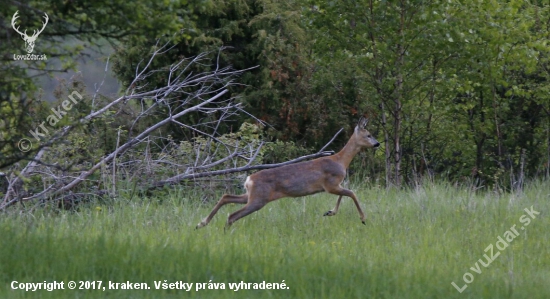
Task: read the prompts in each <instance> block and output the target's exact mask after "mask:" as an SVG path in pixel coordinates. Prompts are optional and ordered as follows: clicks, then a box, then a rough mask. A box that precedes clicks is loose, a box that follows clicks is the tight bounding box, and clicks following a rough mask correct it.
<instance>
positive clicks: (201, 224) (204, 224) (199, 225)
mask: <svg viewBox="0 0 550 299" xmlns="http://www.w3.org/2000/svg"><path fill="white" fill-rule="evenodd" d="M205 226H206V223H204V222H202V221H201V222H199V224H197V226H195V229H199V228H201V227H205Z"/></svg>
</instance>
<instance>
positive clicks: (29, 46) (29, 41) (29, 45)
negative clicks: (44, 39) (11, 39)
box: [11, 11, 49, 54]
mask: <svg viewBox="0 0 550 299" xmlns="http://www.w3.org/2000/svg"><path fill="white" fill-rule="evenodd" d="M18 12H19V11H16V12H15V14H13V18H12V19H11V26H12V27H13V29H14V30H15V31H16V32H17V33H19V34H20V35H21V37H22V38H23V40H24V41H25V48H26V50H27V53H29V54H30V53H32V51H33V50H34V42H35V41H36V38H37V37H38V35H40V33H42V31H44V28H46V24H48V20H49V18H48V14H47V13H44V15H45V16H44V19H45V20H46V22H43V23H42V29H40V30H38V32H37V31H36V30H33V34H32V36H28V35H27V30H26V29H25V32H21V31H19V26H17V27H15V22H16V20H17V18H19V16H18V15H17V13H18Z"/></svg>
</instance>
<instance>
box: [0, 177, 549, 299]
mask: <svg viewBox="0 0 550 299" xmlns="http://www.w3.org/2000/svg"><path fill="white" fill-rule="evenodd" d="M549 185H550V184H548V182H539V183H532V184H530V185H529V186H527V187H526V188H525V190H524V191H523V192H521V193H499V192H492V191H473V190H472V188H468V187H456V186H452V185H447V184H426V185H424V186H422V187H419V188H416V189H411V190H403V191H397V190H391V189H390V190H386V189H382V188H376V187H370V188H365V189H361V188H358V186H355V187H356V188H354V189H355V190H356V193H357V195H358V197H359V200H360V202H361V205H362V207H363V209H364V211H365V213H366V214H367V225H362V224H361V221H360V220H359V215H358V213H357V210H356V209H355V206H354V205H353V202H352V201H351V199H347V198H345V199H344V200H343V202H342V205H341V207H340V211H339V213H338V214H337V215H335V216H333V217H323V214H324V213H325V212H326V211H328V210H329V209H332V208H333V207H334V204H335V202H336V196H333V195H329V194H317V195H313V196H309V197H305V198H297V199H282V200H279V201H276V202H274V203H270V204H268V205H267V206H266V207H264V208H263V209H262V210H260V211H258V212H257V213H254V214H252V215H250V216H248V217H245V218H243V219H241V220H239V221H237V222H236V223H235V224H234V225H233V226H232V227H231V228H230V229H229V230H227V231H224V224H225V221H226V219H227V214H228V213H230V212H233V211H235V210H237V209H238V206H236V205H227V206H225V207H223V208H222V209H221V210H220V213H218V215H216V217H215V218H214V220H213V221H212V222H211V223H210V224H209V225H208V226H207V227H205V228H202V229H200V230H195V225H196V224H197V223H198V222H199V221H200V220H201V218H203V217H205V216H206V215H207V214H208V213H209V212H210V210H211V208H212V207H213V205H214V203H215V202H214V200H216V199H212V200H213V201H211V202H208V203H200V201H199V200H198V198H200V197H201V196H200V194H198V193H197V192H196V191H185V190H174V191H171V192H170V193H169V194H167V195H165V196H161V197H153V198H146V199H143V198H141V199H135V198H134V199H133V200H127V199H116V200H115V199H113V200H109V201H102V202H100V201H98V202H90V203H86V204H82V205H81V206H79V208H78V209H77V210H76V211H60V210H58V209H54V208H52V207H40V208H35V209H32V210H31V209H12V210H10V211H8V212H5V213H3V214H2V215H1V217H0V235H1V238H2V242H1V244H2V245H0V298H187V297H191V298H499V299H501V298H550V287H549V284H548V283H549V282H550V241H549V238H548V227H550V225H549V224H550V220H549V217H548V211H549V210H550V186H549ZM352 187H353V186H352ZM531 207H532V208H531ZM526 208H528V211H530V212H527V211H526V210H525V209H526ZM533 211H536V212H538V213H540V214H536V213H535V212H533ZM522 217H523V218H522ZM526 219H529V223H526ZM514 225H515V226H514ZM514 229H515V230H516V231H517V234H516V233H512V234H510V233H506V232H510V231H513V230H514ZM499 237H500V239H499ZM507 238H509V239H508V242H506V240H507ZM512 239H513V240H512ZM501 240H503V241H501ZM498 242H500V243H498ZM504 242H506V244H504ZM505 245H507V246H505ZM488 247H491V249H492V251H493V252H490V251H491V250H489V248H488ZM499 248H500V249H499ZM484 255H486V256H484ZM481 262H483V263H481ZM483 264H485V265H483ZM466 273H469V274H466ZM465 280H466V282H465ZM14 281H17V283H14ZM53 281H57V282H63V283H64V285H63V286H64V290H53V291H48V290H43V289H39V290H36V291H25V290H20V289H12V286H15V287H24V286H25V285H24V283H39V282H53ZM70 281H74V282H75V283H76V289H73V290H71V289H69V288H68V283H69V282H70ZM79 281H88V283H80V282H79ZM100 281H101V285H99V284H100V283H99V282H100ZM264 281H265V283H273V285H272V287H273V286H276V287H281V286H282V289H266V288H267V285H266V284H261V285H260V284H259V283H262V282H264ZM93 282H95V283H93ZM109 282H110V283H109ZM179 282H181V284H180V283H179ZM241 282H244V283H247V285H246V286H249V287H250V288H251V289H240V290H238V291H235V290H234V288H235V285H232V288H233V290H232V289H231V288H230V285H229V284H230V283H241ZM453 282H454V283H455V284H456V286H457V287H455V286H453V285H452V283H453ZM468 282H469V283H468ZM116 283H118V285H117V284H116ZM127 283H146V286H147V287H149V288H150V289H146V290H127V289H120V288H126V287H128V285H127ZM163 283H166V284H164V285H163ZM170 283H173V284H172V285H170ZM176 283H177V284H176ZM187 283H193V285H190V288H189V290H186V289H163V286H164V287H167V288H169V287H178V286H179V287H184V288H187V287H189V285H187ZM197 283H201V284H200V285H199V286H200V287H201V288H203V289H200V290H197ZM248 283H250V284H248ZM254 283H257V284H256V287H259V288H263V289H253V286H254ZM114 286H116V287H118V288H119V289H110V288H113V287H114ZM133 286H134V285H133ZM222 286H223V287H225V289H220V288H221V287H222ZM240 286H241V287H243V286H245V285H243V284H240ZM464 286H466V288H464ZM42 287H44V286H42ZM80 287H82V288H88V290H86V289H84V290H79V288H80ZM215 287H217V288H218V289H215ZM94 288H95V289H94ZM98 288H99V289H98ZM103 288H105V289H103ZM157 288H160V289H157ZM458 289H462V292H459V290H458Z"/></svg>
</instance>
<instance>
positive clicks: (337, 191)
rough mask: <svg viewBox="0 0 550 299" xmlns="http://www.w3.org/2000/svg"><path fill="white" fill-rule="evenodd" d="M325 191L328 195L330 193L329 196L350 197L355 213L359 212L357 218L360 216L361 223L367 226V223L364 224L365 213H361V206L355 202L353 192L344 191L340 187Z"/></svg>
mask: <svg viewBox="0 0 550 299" xmlns="http://www.w3.org/2000/svg"><path fill="white" fill-rule="evenodd" d="M326 191H327V192H328V193H331V194H336V195H340V196H347V197H351V199H353V202H354V203H355V206H356V207H357V211H358V212H359V216H361V222H362V223H363V224H365V225H366V224H367V223H365V213H363V210H362V209H361V206H360V205H359V201H358V200H357V196H355V193H353V191H351V190H348V189H344V188H342V187H340V186H337V187H336V188H334V189H329V190H326Z"/></svg>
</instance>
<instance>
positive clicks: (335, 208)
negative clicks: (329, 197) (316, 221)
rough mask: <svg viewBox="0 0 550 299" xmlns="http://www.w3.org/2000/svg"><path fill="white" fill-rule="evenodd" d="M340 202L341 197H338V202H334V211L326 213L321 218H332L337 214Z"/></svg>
mask: <svg viewBox="0 0 550 299" xmlns="http://www.w3.org/2000/svg"><path fill="white" fill-rule="evenodd" d="M341 201H342V195H340V196H339V197H338V200H337V201H336V206H335V207H334V209H332V210H330V211H328V212H326V213H325V214H324V215H323V216H334V215H336V213H338V208H340V202H341Z"/></svg>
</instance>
